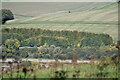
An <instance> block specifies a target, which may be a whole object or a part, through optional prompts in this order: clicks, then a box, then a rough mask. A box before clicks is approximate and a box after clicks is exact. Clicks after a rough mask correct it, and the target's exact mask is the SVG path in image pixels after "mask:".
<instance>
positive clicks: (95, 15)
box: [3, 2, 118, 41]
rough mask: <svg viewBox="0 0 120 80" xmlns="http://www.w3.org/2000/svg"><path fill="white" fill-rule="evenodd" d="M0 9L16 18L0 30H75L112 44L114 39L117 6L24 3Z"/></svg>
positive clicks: (116, 28) (113, 4)
mask: <svg viewBox="0 0 120 80" xmlns="http://www.w3.org/2000/svg"><path fill="white" fill-rule="evenodd" d="M11 4H12V6H11ZM3 5H4V7H5V8H8V7H9V9H11V10H12V11H13V12H14V13H15V14H16V15H15V17H16V18H17V19H16V20H15V21H11V22H10V23H7V24H6V25H3V27H17V28H18V27H19V28H43V29H52V30H77V31H87V32H95V33H107V34H109V35H111V36H112V37H113V39H114V40H115V41H116V40H117V38H118V25H117V22H118V8H117V3H107V2H106V3H100V2H99V3H95V2H92V3H28V4H27V5H26V4H25V3H17V4H16V3H5V4H3ZM16 5H18V6H16ZM21 5H22V6H21ZM15 6H16V7H15ZM20 6H21V7H20ZM23 8H24V9H23ZM68 11H71V13H68Z"/></svg>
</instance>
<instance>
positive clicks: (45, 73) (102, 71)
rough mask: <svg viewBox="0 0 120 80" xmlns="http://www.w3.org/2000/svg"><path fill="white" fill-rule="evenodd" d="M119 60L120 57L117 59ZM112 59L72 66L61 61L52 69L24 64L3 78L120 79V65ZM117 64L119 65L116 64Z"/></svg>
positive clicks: (53, 65) (38, 64)
mask: <svg viewBox="0 0 120 80" xmlns="http://www.w3.org/2000/svg"><path fill="white" fill-rule="evenodd" d="M116 58H117V59H118V58H119V56H117V57H116ZM117 59H115V55H113V56H112V57H110V56H104V57H101V59H100V60H99V63H94V62H93V60H94V58H91V62H90V63H89V64H76V63H74V62H72V64H65V63H60V62H59V61H55V62H51V63H49V64H51V66H50V67H48V68H45V67H40V65H41V64H42V63H39V62H32V63H31V62H27V64H26V63H22V65H23V64H24V65H23V66H22V67H19V68H16V69H15V68H14V69H11V71H8V72H4V73H3V75H2V77H3V78H62V79H65V78H120V75H119V74H120V73H119V71H120V63H119V62H118V61H117ZM115 62H117V65H116V63H115Z"/></svg>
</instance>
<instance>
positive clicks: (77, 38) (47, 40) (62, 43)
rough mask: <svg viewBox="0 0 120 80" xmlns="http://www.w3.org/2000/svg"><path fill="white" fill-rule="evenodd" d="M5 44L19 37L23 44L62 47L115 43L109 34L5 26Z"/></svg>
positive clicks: (3, 38)
mask: <svg viewBox="0 0 120 80" xmlns="http://www.w3.org/2000/svg"><path fill="white" fill-rule="evenodd" d="M2 35H3V36H2V42H3V44H4V43H5V41H6V40H7V39H11V38H13V39H18V40H19V41H20V44H21V47H23V46H30V47H33V46H38V47H39V46H42V45H44V44H47V45H55V46H59V47H62V48H67V47H68V46H69V47H85V46H90V47H100V46H108V45H111V44H113V40H112V37H111V36H109V35H108V34H95V33H89V32H78V31H51V30H42V29H34V28H31V29H23V28H11V29H9V28H3V29H2Z"/></svg>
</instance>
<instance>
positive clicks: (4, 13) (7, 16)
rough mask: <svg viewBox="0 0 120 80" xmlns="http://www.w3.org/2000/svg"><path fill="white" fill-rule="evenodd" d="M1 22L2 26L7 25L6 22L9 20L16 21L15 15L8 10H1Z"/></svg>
mask: <svg viewBox="0 0 120 80" xmlns="http://www.w3.org/2000/svg"><path fill="white" fill-rule="evenodd" d="M0 14H1V16H0V20H1V23H2V24H5V23H6V21H8V20H13V19H14V15H13V13H12V12H11V10H8V9H1V10H0Z"/></svg>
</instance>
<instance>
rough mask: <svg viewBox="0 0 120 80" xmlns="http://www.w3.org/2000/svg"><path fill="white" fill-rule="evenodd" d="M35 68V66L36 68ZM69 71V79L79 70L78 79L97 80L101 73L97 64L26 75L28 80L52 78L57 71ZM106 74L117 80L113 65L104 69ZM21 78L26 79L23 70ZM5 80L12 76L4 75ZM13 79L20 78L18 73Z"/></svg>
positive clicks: (59, 68) (38, 70) (44, 70)
mask: <svg viewBox="0 0 120 80" xmlns="http://www.w3.org/2000/svg"><path fill="white" fill-rule="evenodd" d="M34 67H35V66H34ZM60 70H63V71H67V75H68V76H67V78H73V74H75V73H76V72H75V71H77V70H79V71H80V73H77V74H78V77H77V78H97V76H96V75H97V73H99V72H100V71H99V70H98V69H97V66H96V65H95V64H79V65H77V66H76V68H74V66H72V65H64V66H63V67H57V68H49V69H35V68H34V72H28V73H27V75H26V78H34V77H35V78H51V77H53V76H54V75H55V71H60ZM104 72H108V74H107V75H106V78H115V77H116V74H115V72H116V71H115V67H114V66H113V65H109V66H108V67H107V68H105V69H104ZM18 76H19V77H20V76H21V78H24V77H25V76H24V73H23V72H22V70H20V72H19V75H18ZM3 77H4V78H9V77H10V74H3ZM12 77H13V78H19V77H17V71H13V72H12Z"/></svg>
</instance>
